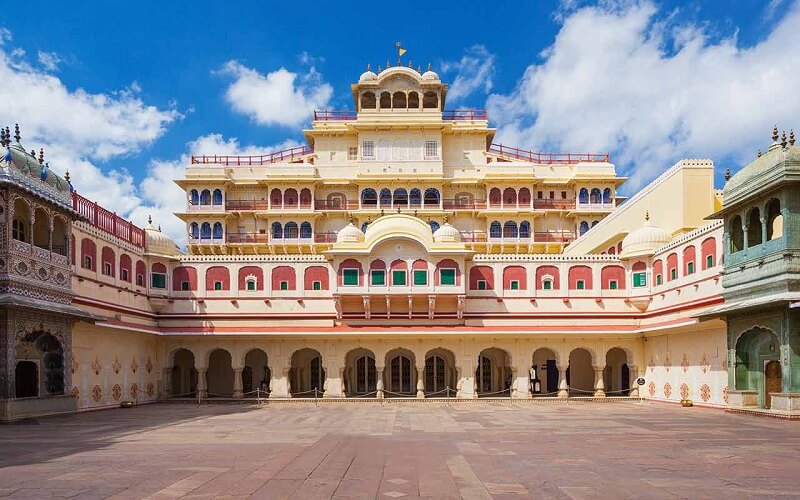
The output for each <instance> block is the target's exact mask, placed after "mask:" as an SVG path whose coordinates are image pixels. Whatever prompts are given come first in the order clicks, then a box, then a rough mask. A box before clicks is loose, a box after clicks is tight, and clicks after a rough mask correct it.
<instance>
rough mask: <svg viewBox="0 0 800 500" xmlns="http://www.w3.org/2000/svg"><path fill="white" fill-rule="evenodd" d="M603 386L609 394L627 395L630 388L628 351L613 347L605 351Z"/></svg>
mask: <svg viewBox="0 0 800 500" xmlns="http://www.w3.org/2000/svg"><path fill="white" fill-rule="evenodd" d="M603 387H604V388H605V392H606V394H607V395H609V396H627V395H628V394H630V390H631V380H630V370H629V368H628V353H626V352H625V350H623V349H620V348H619V347H614V348H611V349H609V350H608V352H607V353H606V366H605V369H604V370H603Z"/></svg>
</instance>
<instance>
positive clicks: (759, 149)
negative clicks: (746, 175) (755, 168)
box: [758, 148, 761, 158]
mask: <svg viewBox="0 0 800 500" xmlns="http://www.w3.org/2000/svg"><path fill="white" fill-rule="evenodd" d="M758 157H759V158H761V148H758Z"/></svg>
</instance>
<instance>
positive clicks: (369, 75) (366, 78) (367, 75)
mask: <svg viewBox="0 0 800 500" xmlns="http://www.w3.org/2000/svg"><path fill="white" fill-rule="evenodd" d="M377 79H378V75H376V74H375V73H373V72H372V68H370V67H369V64H367V70H366V71H365V72H363V73H361V76H360V77H359V78H358V83H364V82H372V81H375V80H377Z"/></svg>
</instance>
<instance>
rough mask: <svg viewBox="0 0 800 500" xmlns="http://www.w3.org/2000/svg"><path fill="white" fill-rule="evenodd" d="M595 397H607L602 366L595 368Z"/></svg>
mask: <svg viewBox="0 0 800 500" xmlns="http://www.w3.org/2000/svg"><path fill="white" fill-rule="evenodd" d="M592 368H594V397H596V398H604V397H606V392H605V390H604V389H605V387H604V386H603V368H604V367H602V366H594V367H592Z"/></svg>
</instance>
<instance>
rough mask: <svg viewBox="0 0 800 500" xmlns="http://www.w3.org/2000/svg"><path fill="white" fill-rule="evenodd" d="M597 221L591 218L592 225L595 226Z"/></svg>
mask: <svg viewBox="0 0 800 500" xmlns="http://www.w3.org/2000/svg"><path fill="white" fill-rule="evenodd" d="M598 222H600V221H597V220H593V221H592V227H594V226H596V225H597V223H598Z"/></svg>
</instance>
